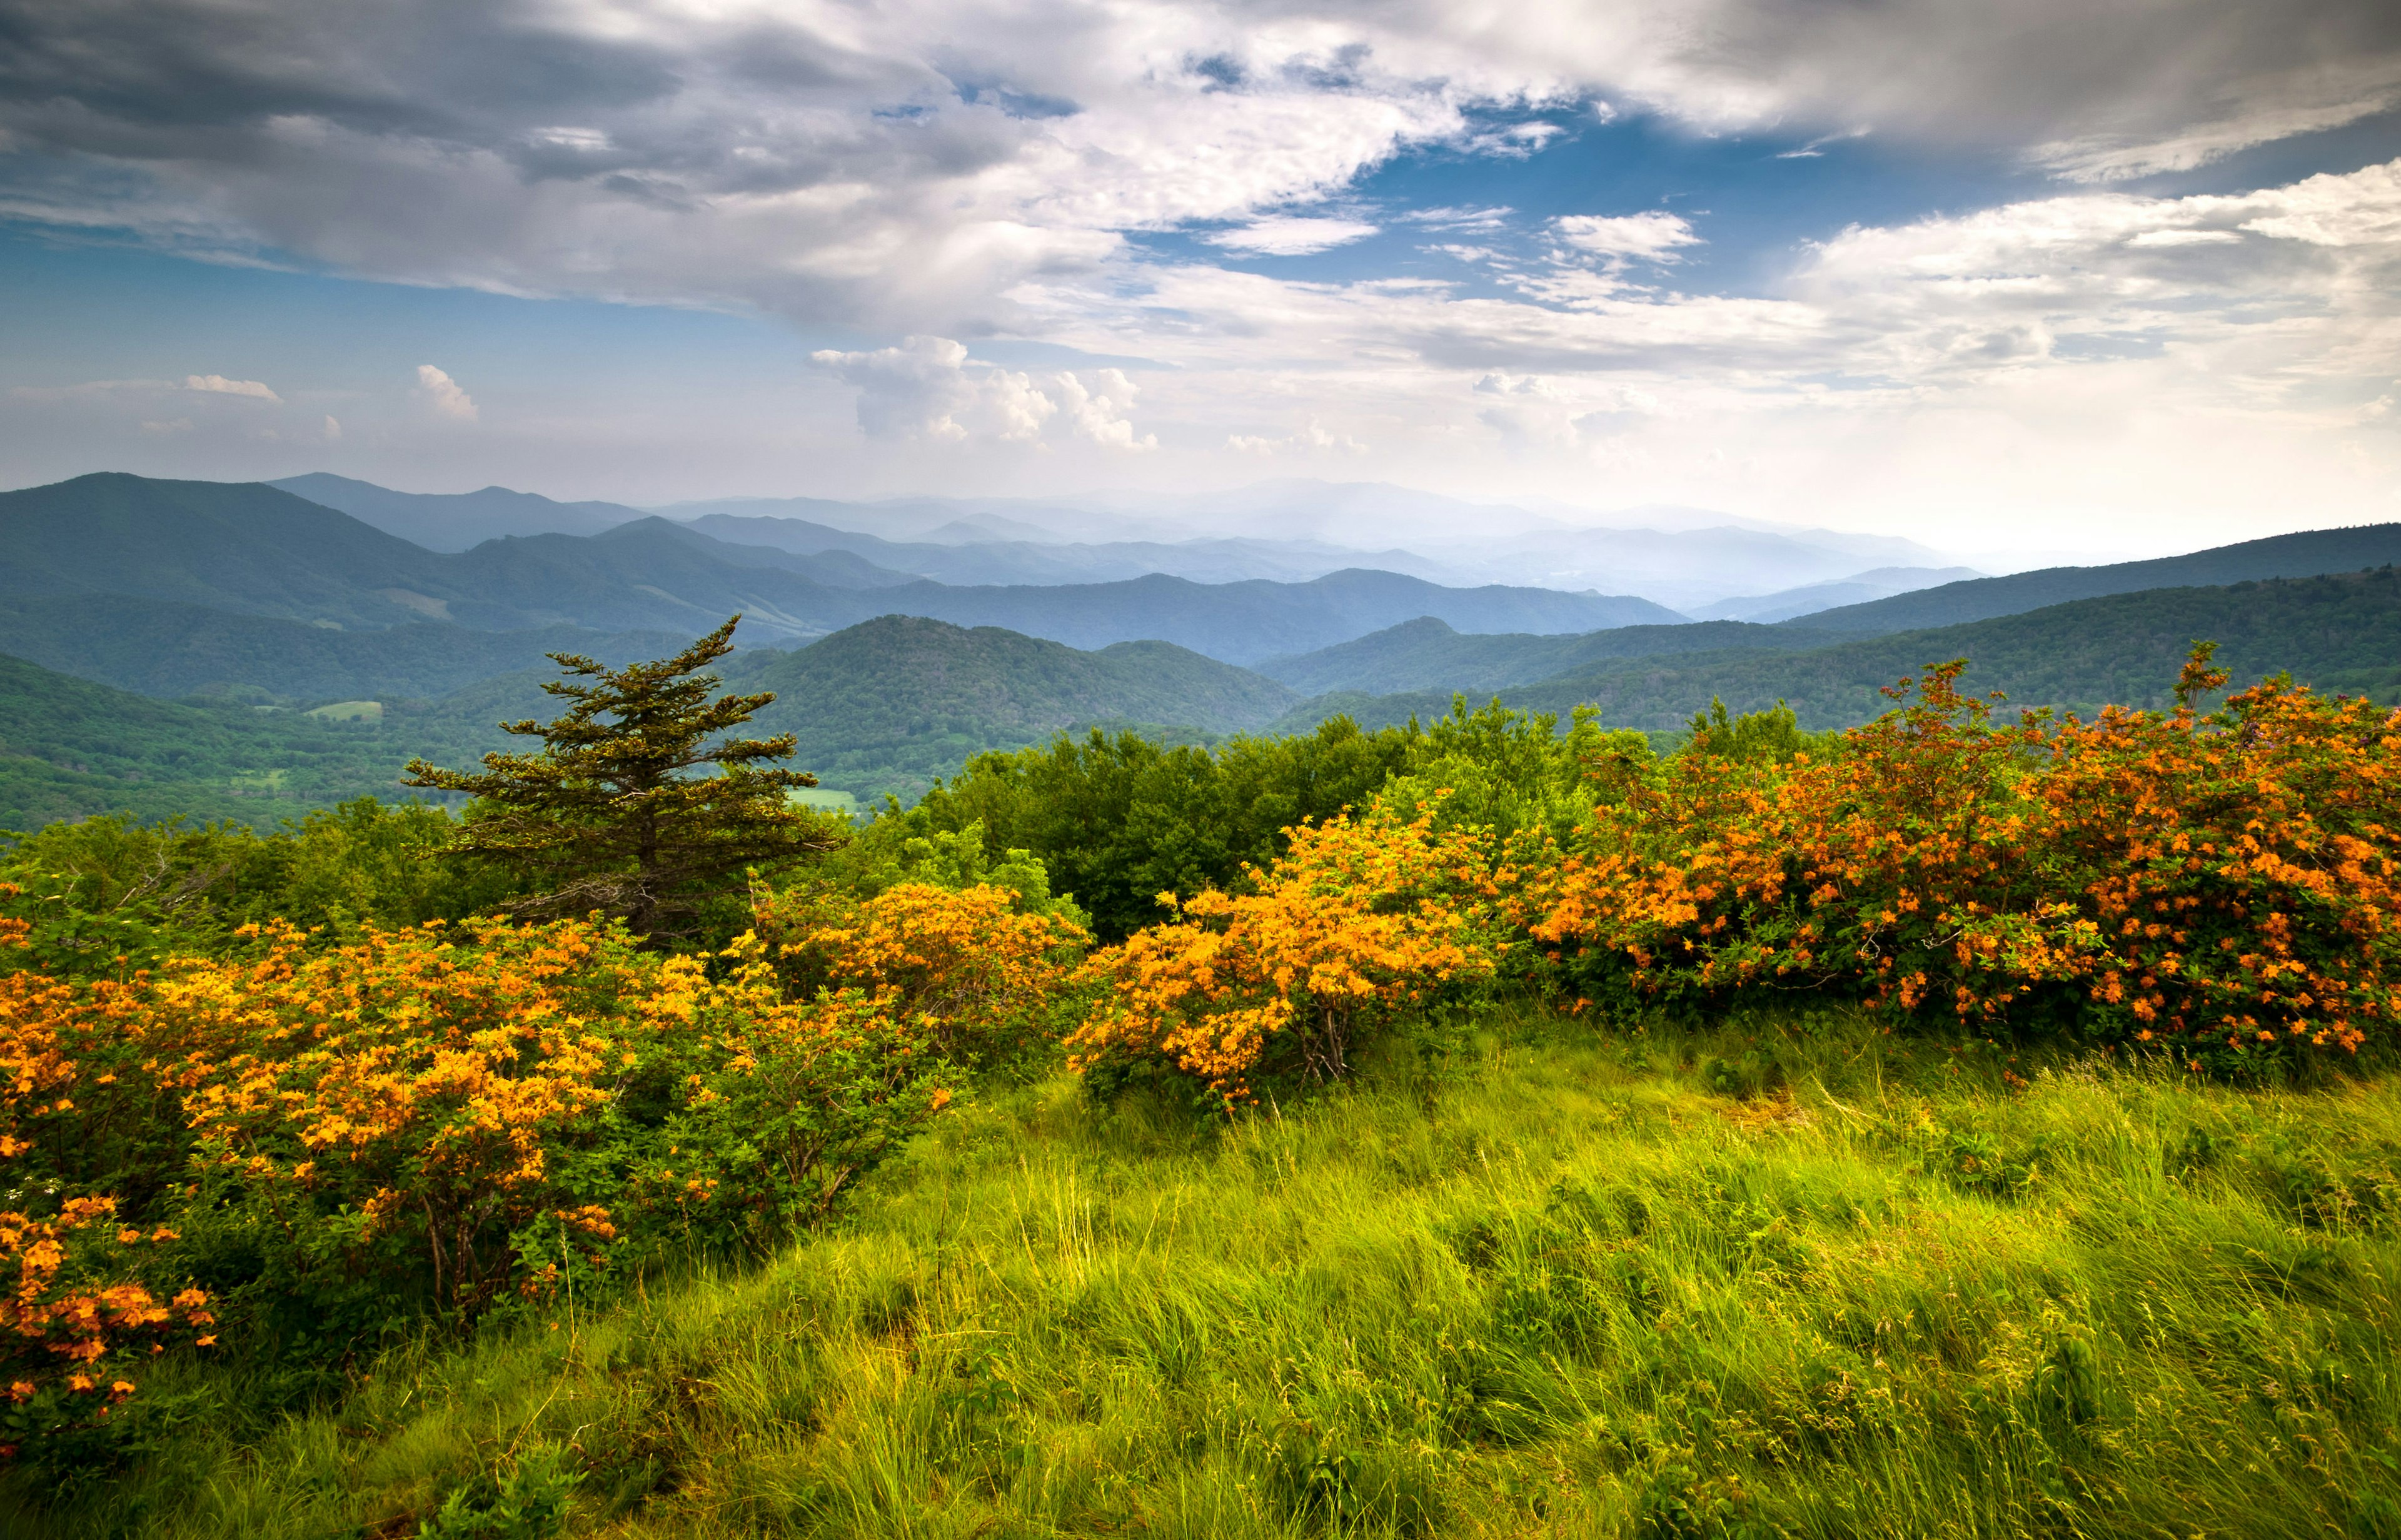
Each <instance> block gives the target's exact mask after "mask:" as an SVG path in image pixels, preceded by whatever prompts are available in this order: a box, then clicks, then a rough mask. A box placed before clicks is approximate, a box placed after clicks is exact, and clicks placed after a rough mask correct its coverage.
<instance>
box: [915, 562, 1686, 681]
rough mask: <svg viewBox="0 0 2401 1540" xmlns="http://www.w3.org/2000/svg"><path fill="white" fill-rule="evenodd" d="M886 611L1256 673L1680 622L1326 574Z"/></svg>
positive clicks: (1600, 601)
mask: <svg viewBox="0 0 2401 1540" xmlns="http://www.w3.org/2000/svg"><path fill="white" fill-rule="evenodd" d="M876 598H877V599H878V600H879V602H881V603H882V604H883V605H884V606H885V608H887V609H889V610H892V611H895V612H901V613H909V614H922V615H927V616H930V617H932V618H934V619H937V620H947V621H950V622H952V623H953V624H954V625H959V626H1004V627H1006V628H1008V629H1009V630H1012V631H1022V632H1025V633H1027V634H1029V635H1034V636H1043V637H1050V638H1051V639H1055V640H1059V641H1063V642H1065V643H1067V644H1068V645H1069V646H1071V647H1085V648H1091V647H1105V646H1107V645H1108V644H1109V643H1110V642H1113V641H1129V640H1136V639H1146V640H1159V641H1172V642H1174V643H1176V644H1177V645H1178V646H1182V647H1188V648H1190V649H1192V650H1193V651H1194V652H1196V653H1206V654H1208V655H1209V656H1211V657H1214V658H1219V659H1222V660H1224V661H1225V662H1228V663H1238V664H1242V665H1245V666H1248V665H1250V664H1252V663H1255V662H1259V661H1262V660H1264V659H1267V658H1270V657H1275V656H1278V655H1281V654H1286V653H1300V652H1309V651H1313V650H1315V649H1317V648H1321V647H1327V646H1331V645H1332V644H1334V643H1335V642H1338V641H1345V640H1348V639H1351V638H1352V637H1357V636H1363V635H1365V634H1366V633H1367V632H1369V631H1375V630H1380V629H1382V628H1383V627H1385V626H1393V625H1397V624H1399V623H1400V622H1402V621H1404V620H1408V619H1413V618H1415V617H1416V616H1419V615H1432V616H1434V618H1435V619H1437V620H1440V621H1442V622H1444V623H1445V624H1446V625H1448V626H1455V627H1457V628H1458V629H1461V630H1463V631H1533V632H1544V633H1567V632H1583V631H1594V630H1600V629H1604V628H1608V627H1612V626H1640V625H1660V624H1674V623H1676V622H1678V621H1681V620H1682V619H1683V617H1682V616H1681V615H1679V614H1677V613H1676V612H1674V611H1672V610H1668V609H1666V608H1664V607H1662V606H1660V605H1656V604H1653V603H1652V602H1651V601H1650V600H1648V599H1641V598H1626V597H1623V596H1612V595H1607V594H1568V593H1561V592H1559V591H1558V590H1557V589H1553V588H1507V587H1502V586H1499V585H1497V584H1496V585H1494V586H1490V587H1485V588H1445V587H1442V586H1441V585H1439V584H1432V583H1427V582H1425V581H1423V580H1422V579H1420V578H1413V577H1404V576H1402V575H1401V574H1400V573H1397V572H1374V571H1356V570H1354V571H1342V572H1330V573H1328V574H1326V575H1325V576H1324V577H1322V578H1317V579H1314V580H1312V581H1310V582H1308V583H1269V582H1266V581H1264V580H1258V579H1254V580H1252V581H1250V582H1246V583H1205V584H1204V583H1192V582H1188V581H1187V580H1186V579H1183V578H1173V577H1167V576H1163V575H1160V574H1158V573H1154V574H1152V575H1151V576H1149V577H1144V578H1136V579H1134V580H1133V581H1132V582H1130V583H1087V584H1071V585H1064V586H1060V587H1050V588H1036V587H1022V588H1019V587H979V588H953V587H947V586H945V585H943V584H932V583H925V584H910V585H909V586H907V587H904V588H890V589H885V590H883V591H882V592H880V593H878V594H877V595H876Z"/></svg>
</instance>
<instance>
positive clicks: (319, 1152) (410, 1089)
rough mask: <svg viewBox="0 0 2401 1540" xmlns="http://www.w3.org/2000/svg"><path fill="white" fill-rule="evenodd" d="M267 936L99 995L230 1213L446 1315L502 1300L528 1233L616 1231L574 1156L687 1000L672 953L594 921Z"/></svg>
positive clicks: (315, 1259) (597, 1132)
mask: <svg viewBox="0 0 2401 1540" xmlns="http://www.w3.org/2000/svg"><path fill="white" fill-rule="evenodd" d="M257 942H258V949H257V950H256V952H255V953H254V955H252V956H247V957H240V958H226V959H218V958H179V959H175V960H173V961H171V963H169V964H168V965H167V966H166V967H165V968H163V969H160V970H159V971H158V973H157V974H156V975H155V976H144V977H142V978H140V979H138V980H137V981H136V982H135V983H132V984H130V985H126V986H113V985H105V984H103V985H102V986H100V987H99V988H98V989H96V990H95V994H96V995H97V996H98V997H100V998H101V1000H102V1001H103V1008H104V1009H107V1010H109V1011H112V1012H115V1013H117V1014H118V1015H120V1016H121V1017H122V1018H123V1020H124V1023H125V1030H126V1031H127V1032H128V1034H129V1035H130V1036H132V1037H135V1038H139V1039H140V1040H142V1041H144V1043H145V1044H147V1045H149V1046H150V1047H151V1049H152V1051H153V1052H154V1054H155V1055H156V1057H155V1058H154V1059H153V1061H152V1063H153V1064H154V1066H156V1067H155V1072H156V1073H157V1074H158V1076H159V1077H160V1078H162V1079H165V1080H166V1081H168V1082H169V1083H171V1084H172V1085H174V1086H176V1087H178V1088H179V1089H181V1090H182V1091H183V1092H184V1093H185V1098H184V1108H185V1117H186V1119H187V1122H188V1127H189V1130H190V1134H191V1136H192V1144H193V1155H194V1158H195V1160H196V1161H197V1162H198V1163H199V1166H200V1167H201V1168H202V1170H203V1171H205V1172H206V1173H207V1174H208V1177H209V1191H210V1195H211V1197H212V1199H213V1201H214V1202H215V1203H219V1204H220V1205H226V1206H232V1207H238V1208H242V1209H245V1210H248V1211H249V1212H251V1213H252V1214H254V1216H255V1217H257V1218H258V1221H259V1222H260V1223H261V1224H263V1225H265V1226H267V1227H269V1228H271V1229H272V1230H274V1231H280V1232H281V1233H282V1234H283V1235H284V1236H285V1237H287V1238H288V1239H289V1241H290V1242H291V1243H292V1244H293V1251H292V1253H291V1255H292V1256H293V1257H295V1258H306V1265H308V1266H309V1267H314V1268H322V1267H328V1266H331V1267H335V1268H336V1269H338V1270H348V1271H356V1270H357V1269H358V1268H359V1266H361V1265H362V1264H363V1263H364V1262H365V1261H366V1260H367V1258H370V1257H373V1258H377V1260H378V1261H380V1262H381V1263H383V1264H385V1265H387V1266H390V1267H393V1268H395V1269H397V1270H398V1271H401V1272H419V1273H420V1274H421V1276H422V1277H423V1279H424V1282H425V1284H426V1286H427V1287H428V1288H429V1289H430V1294H431V1298H432V1301H433V1302H434V1303H435V1304H436V1305H437V1307H438V1308H441V1309H444V1310H466V1311H472V1310H474V1309H477V1308H479V1307H481V1306H482V1305H484V1304H486V1303H488V1302H489V1301H490V1299H492V1298H493V1297H494V1295H495V1294H496V1293H497V1292H498V1291H499V1290H500V1289H501V1287H502V1286H504V1285H505V1284H506V1283H507V1282H508V1281H509V1279H510V1277H511V1275H512V1274H513V1273H514V1272H515V1271H516V1266H517V1261H518V1256H517V1254H518V1252H519V1251H520V1250H522V1246H521V1245H519V1244H516V1243H514V1242H513V1241H512V1239H511V1237H512V1236H514V1234H516V1233H517V1232H518V1231H523V1230H525V1229H526V1228H528V1226H529V1225H536V1224H542V1223H544V1222H545V1221H549V1220H554V1219H562V1218H563V1219H564V1220H565V1221H566V1222H570V1223H572V1224H573V1225H574V1226H575V1227H576V1228H577V1229H578V1230H579V1231H582V1232H583V1233H584V1234H586V1235H588V1236H590V1237H591V1238H592V1239H593V1241H594V1242H596V1243H605V1242H607V1241H608V1240H610V1239H611V1238H612V1237H613V1233H614V1230H613V1226H612V1224H611V1220H610V1217H609V1216H608V1214H607V1212H606V1211H605V1210H604V1209H600V1208H597V1207H595V1206H593V1205H590V1204H588V1203H586V1202H585V1201H583V1198H582V1196H581V1195H580V1194H579V1193H578V1192H577V1191H576V1190H575V1188H574V1186H573V1184H572V1183H570V1182H569V1181H568V1180H567V1176H568V1173H567V1172H566V1171H564V1170H563V1169H562V1168H561V1166H560V1164H559V1154H560V1149H561V1147H562V1146H572V1145H578V1144H588V1143H591V1142H594V1141H596V1140H597V1139H598V1138H599V1137H601V1136H602V1134H603V1132H604V1131H603V1130H602V1128H601V1126H600V1114H601V1113H602V1111H603V1109H604V1108H605V1107H607V1105H608V1104H609V1102H610V1101H611V1097H612V1095H613V1094H614V1081H615V1080H616V1079H617V1078H618V1077H619V1076H621V1075H622V1074H623V1073H624V1071H625V1070H626V1069H628V1068H630V1067H631V1066H634V1065H635V1064H637V1063H638V1062H639V1061H640V1059H641V1057H642V1050H643V1047H644V1044H643V1042H642V1038H643V1037H644V1035H645V1028H646V1025H647V1024H648V1020H649V1017H648V1015H647V1013H646V1012H645V1011H643V1010H642V1009H641V1006H642V1005H645V1004H647V1003H648V1002H649V1000H650V999H651V997H653V996H654V995H655V994H656V993H658V992H659V990H660V988H661V985H662V984H663V983H665V984H666V985H667V986H668V987H670V988H671V987H672V982H671V981H665V980H662V979H661V977H660V973H661V969H660V967H659V965H658V961H657V960H656V959H652V958H648V957H644V956H640V955H638V954H637V953H635V952H634V951H633V950H632V949H631V948H630V947H629V946H628V945H627V944H626V942H624V938H623V937H621V936H618V935H617V934H615V933H614V932H612V931H609V930H606V929H603V928H598V927H595V926H592V925H588V924H583V923H581V922H569V923H566V924H560V925H553V926H542V927H516V926H511V925H508V924H506V923H504V922H500V921H479V922H473V923H472V924H471V925H469V926H467V927H465V928H461V929H460V931H459V932H458V933H457V935H456V936H455V938H454V936H453V935H452V934H451V933H449V932H448V931H447V930H446V928H444V927H441V926H438V925H432V926H426V927H423V928H412V929H406V930H398V931H377V930H368V931H366V932H364V934H363V936H362V937H361V939H360V940H358V941H356V942H350V943H348V944H344V945H339V946H331V947H321V948H317V949H315V950H311V949H310V948H309V946H308V945H307V942H308V938H307V937H305V936H303V935H302V934H300V933H299V932H297V931H294V930H292V929H290V928H282V927H269V928H266V929H264V930H263V931H260V932H259V933H258V937H257ZM628 1005H631V1006H634V1007H635V1009H633V1010H631V1011H628V1010H626V1009H625V1008H626V1007H627V1006H628ZM545 1228H546V1225H545ZM321 1242H322V1243H326V1244H319V1243H321ZM336 1248H338V1253H339V1254H336Z"/></svg>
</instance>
